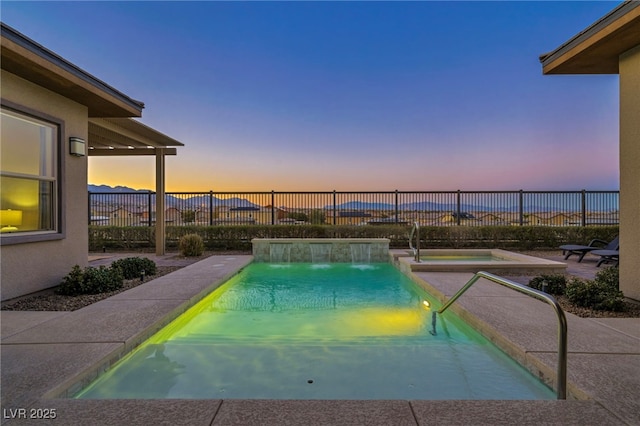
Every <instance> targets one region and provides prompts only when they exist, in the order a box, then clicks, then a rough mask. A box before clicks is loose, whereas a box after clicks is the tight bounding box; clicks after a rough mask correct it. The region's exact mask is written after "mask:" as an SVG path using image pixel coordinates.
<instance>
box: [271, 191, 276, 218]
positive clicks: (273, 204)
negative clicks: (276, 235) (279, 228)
mask: <svg viewBox="0 0 640 426" xmlns="http://www.w3.org/2000/svg"><path fill="white" fill-rule="evenodd" d="M271 224H272V225H275V224H276V196H275V192H274V191H273V189H272V190H271Z"/></svg>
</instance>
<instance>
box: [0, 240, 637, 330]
mask: <svg viewBox="0 0 640 426" xmlns="http://www.w3.org/2000/svg"><path fill="white" fill-rule="evenodd" d="M212 254H224V253H205V254H204V255H203V256H200V257H194V258H190V260H192V261H191V262H185V264H184V265H182V266H158V267H157V273H156V275H153V276H149V277H146V278H145V280H144V282H148V281H150V280H152V279H154V278H158V277H161V276H162V275H166V274H169V273H171V272H173V271H176V270H178V269H180V268H181V267H184V266H187V265H186V263H194V262H197V261H199V260H202V259H203V258H205V257H208V256H210V255H212ZM527 254H531V255H533V254H534V253H531V252H529V253H527ZM541 257H544V256H541ZM532 278H533V277H532ZM517 281H518V282H523V280H522V279H519V280H517ZM526 282H527V281H526V280H525V281H524V282H523V283H524V284H526ZM140 284H142V282H141V281H140V280H139V279H134V280H125V282H124V286H123V287H122V288H121V289H119V290H116V291H112V292H109V293H102V294H87V295H81V296H63V295H58V294H55V293H54V290H53V289H50V290H45V291H42V292H39V293H36V294H33V295H28V296H24V297H21V298H18V299H13V300H9V301H6V302H3V303H2V310H6V311H75V310H76V309H80V308H82V307H84V306H88V305H90V304H92V303H95V302H98V301H100V300H103V299H106V298H108V297H111V296H113V295H115V294H118V293H120V292H123V291H125V290H128V289H130V288H133V287H136V286H138V285H140ZM556 299H557V300H558V303H560V305H561V306H562V308H563V309H564V310H565V312H570V313H572V314H575V315H577V316H580V317H585V318H640V303H637V302H632V301H628V302H626V309H625V311H623V312H610V311H597V310H593V309H586V308H580V307H577V306H574V305H572V304H571V303H569V301H568V300H567V299H566V297H564V296H560V297H556Z"/></svg>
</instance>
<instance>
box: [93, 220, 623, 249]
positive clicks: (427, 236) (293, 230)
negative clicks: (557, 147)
mask: <svg viewBox="0 0 640 426" xmlns="http://www.w3.org/2000/svg"><path fill="white" fill-rule="evenodd" d="M314 212H316V211H313V212H310V213H309V221H310V222H311V224H304V225H214V226H200V225H183V226H176V225H168V226H167V227H166V244H167V248H174V249H175V248H176V247H178V245H179V240H180V238H181V237H182V236H184V235H187V234H198V235H200V237H202V239H203V241H204V243H205V247H206V248H207V249H209V250H247V251H249V250H251V240H252V239H253V238H356V237H366V238H388V239H389V240H390V241H389V247H391V248H405V249H408V247H409V245H408V244H409V243H408V239H409V232H410V231H411V226H409V225H401V224H385V225H365V226H348V225H330V224H321V223H322V222H321V221H320V220H319V219H320V215H316V216H318V218H316V217H315V216H314ZM322 217H324V216H322ZM618 232H619V228H618V226H511V225H506V226H499V225H483V226H465V225H460V226H423V227H421V228H420V237H421V243H420V247H421V248H501V249H507V250H510V249H511V250H545V249H550V250H558V247H560V246H561V245H562V244H575V243H584V244H587V243H588V242H589V241H591V240H592V239H594V238H598V239H601V240H606V241H610V240H611V239H613V238H614V237H615V236H616V235H617V234H618ZM103 247H104V248H106V249H112V250H127V249H136V248H153V247H155V227H154V226H129V227H116V226H98V225H91V226H89V250H90V251H102V249H103Z"/></svg>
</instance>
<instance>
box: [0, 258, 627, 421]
mask: <svg viewBox="0 0 640 426" xmlns="http://www.w3.org/2000/svg"><path fill="white" fill-rule="evenodd" d="M224 258H225V257H224V256H212V257H211V258H208V259H205V260H203V261H200V262H198V263H196V264H194V265H191V266H188V267H186V268H183V269H181V270H180V271H177V272H175V273H173V274H169V275H167V276H165V277H168V278H165V279H164V280H161V279H162V278H163V277H161V278H159V279H158V280H161V281H158V282H156V281H157V280H153V281H150V283H151V282H155V283H154V284H153V285H148V286H147V288H146V289H141V290H138V291H137V292H131V290H130V291H128V292H124V293H121V296H120V297H119V298H116V299H114V298H111V299H108V300H107V301H106V302H105V303H104V304H103V305H102V307H103V308H104V309H107V310H111V309H116V308H117V305H118V304H120V305H122V306H123V307H124V311H119V310H118V309H116V312H115V313H114V314H113V317H114V318H113V319H114V321H115V322H114V323H113V324H111V325H110V327H109V329H108V330H102V328H104V324H103V318H100V317H98V316H97V315H96V313H97V312H99V310H96V309H95V308H94V309H87V308H83V309H80V310H78V311H74V312H77V314H75V315H74V312H67V313H55V314H52V315H51V316H48V315H46V314H42V313H40V314H39V316H38V318H37V319H35V320H33V321H31V322H28V321H27V322H26V323H25V328H24V329H20V326H19V324H18V325H16V322H18V323H19V322H20V318H25V316H29V314H30V313H29V312H27V313H25V312H10V311H2V312H1V315H2V327H3V336H2V345H1V349H2V367H3V368H2V384H3V392H2V408H3V413H4V414H6V413H7V412H5V410H11V409H14V410H17V409H19V408H24V409H27V408H50V409H57V415H58V420H59V421H60V422H62V423H64V424H83V423H84V424H86V421H87V419H91V420H93V421H94V424H113V423H116V422H118V421H119V420H121V419H127V421H129V423H130V424H143V423H145V422H148V421H150V420H155V421H157V420H163V421H166V422H170V421H174V423H175V420H176V416H178V418H179V419H180V421H181V422H183V423H185V422H186V423H189V424H300V423H302V422H304V423H308V424H335V423H336V422H333V421H332V420H335V419H339V420H340V421H339V422H340V423H342V424H364V423H367V424H403V423H404V424H426V423H428V421H429V419H433V418H434V417H433V416H434V415H437V416H438V417H437V418H438V419H439V422H441V424H445V423H447V419H448V421H449V422H450V423H475V424H478V423H490V422H491V423H500V421H499V420H500V419H502V422H503V424H504V421H505V420H506V419H508V423H515V422H517V423H522V424H535V423H534V420H535V421H536V422H537V423H540V421H543V422H545V423H547V424H561V423H567V422H573V423H576V422H578V421H579V419H581V420H582V422H583V423H590V424H593V423H594V422H596V423H598V424H625V423H626V424H633V423H634V420H635V419H637V418H640V405H639V403H638V402H637V395H636V394H635V391H634V389H638V386H640V368H637V367H639V366H640V335H638V334H640V333H636V332H635V330H637V329H638V327H637V326H640V322H638V321H636V320H637V319H628V320H627V321H607V320H606V319H584V318H577V317H574V316H571V315H570V316H569V317H570V318H569V320H570V322H569V325H570V328H569V333H570V338H571V336H575V334H576V330H577V331H578V333H580V334H581V335H582V337H580V336H578V337H577V338H575V339H574V340H571V339H570V345H569V350H570V355H569V361H570V363H569V378H570V382H571V386H572V387H571V388H570V392H571V393H572V395H573V396H574V397H581V398H587V399H585V400H568V401H400V400H396V401H299V400H289V401H268V400H267V401H264V400H196V401H187V400H129V401H121V400H115V401H95V400H94V401H91V400H88V401H87V400H71V399H65V398H55V397H53V396H54V395H56V394H57V393H58V392H60V391H61V390H62V389H63V388H64V387H65V386H68V385H69V384H70V383H72V382H73V381H74V380H76V381H77V379H78V378H79V377H80V376H82V375H83V374H85V376H86V377H88V375H90V374H88V371H89V370H90V369H92V368H93V369H94V370H96V368H95V366H96V365H98V364H100V363H101V362H102V363H103V364H104V360H105V359H108V358H109V357H113V353H115V352H117V351H121V353H122V352H123V351H128V349H129V348H130V347H131V345H135V344H136V342H137V343H139V342H140V341H142V340H144V339H142V337H143V335H144V334H149V335H151V334H153V332H155V329H157V328H159V327H160V324H161V323H162V325H164V324H166V323H168V322H170V320H172V319H173V318H175V316H177V315H178V314H179V313H181V311H184V310H186V309H187V308H188V307H189V306H191V305H193V304H194V303H195V302H196V301H197V299H199V297H198V295H201V294H202V293H203V292H205V290H204V288H213V287H215V286H216V283H217V285H220V284H221V283H222V282H224V279H222V278H223V276H229V275H233V274H235V273H236V272H237V271H238V270H240V269H241V268H242V266H241V265H242V264H244V265H246V264H248V263H249V262H250V261H251V256H237V257H236V260H233V261H230V260H229V261H227V263H225V262H224ZM227 258H228V256H227ZM237 258H242V259H237ZM245 262H246V263H245ZM221 264H225V266H224V267H219V266H217V267H216V266H215V265H221ZM212 270H213V271H217V273H218V278H215V280H214V281H215V282H214V283H212V282H211V281H212V280H211V278H208V277H210V276H211V272H212ZM181 271H182V273H180V272H181ZM415 274H416V275H418V276H419V277H420V279H426V280H427V281H428V282H429V283H430V285H432V286H433V287H434V288H435V289H437V290H438V292H440V293H441V295H442V297H450V293H451V291H452V290H453V289H454V288H456V287H459V286H461V285H462V284H464V283H463V282H460V278H464V277H463V275H464V274H457V273H455V274H451V273H442V272H426V273H425V272H416V273H415ZM147 284H149V283H146V284H145V285H147ZM479 284H482V285H481V286H479V287H478V288H477V289H475V290H473V291H472V290H470V292H469V295H468V297H464V298H462V299H461V300H460V301H459V304H460V306H461V308H464V310H466V311H467V312H468V314H466V315H469V316H471V317H476V318H478V319H479V320H480V321H481V323H480V324H481V325H482V324H484V327H488V328H494V329H496V330H497V331H498V332H499V333H500V335H502V336H506V337H505V338H508V339H509V340H512V341H514V342H515V343H514V345H515V346H517V347H520V346H522V342H523V341H525V342H526V341H527V340H531V341H532V342H534V343H536V345H540V346H539V347H533V348H524V351H523V353H524V360H525V362H529V363H532V364H533V365H534V366H536V367H537V368H540V369H541V370H542V369H544V368H547V369H548V370H550V371H554V362H555V354H554V349H553V345H554V343H555V341H554V332H555V328H553V327H551V330H548V328H549V327H542V328H540V327H535V328H533V330H531V333H532V334H526V335H525V336H524V337H522V336H520V337H519V335H518V333H521V332H522V330H521V328H520V327H521V325H519V324H516V323H517V322H516V321H504V319H501V318H500V317H499V316H498V317H496V316H495V315H493V314H492V312H491V310H490V309H488V308H492V307H493V304H494V302H495V300H498V299H509V300H512V301H513V300H515V301H516V302H517V303H516V306H515V307H513V308H511V309H512V311H517V312H522V310H523V309H525V308H526V309H529V310H533V314H532V315H533V318H536V319H537V321H539V322H540V323H541V324H543V325H547V326H548V323H547V319H544V318H538V316H537V313H536V312H537V311H538V310H539V306H538V305H535V304H533V305H532V304H531V303H532V302H534V303H540V302H537V301H535V300H527V299H526V296H523V295H518V296H516V295H513V294H511V293H507V294H505V293H503V292H502V291H503V290H506V291H509V290H508V289H502V288H501V289H500V290H498V289H495V288H493V287H492V286H491V283H479ZM132 290H135V289H132ZM130 292H131V293H130ZM127 293H128V294H127ZM98 303H101V302H98ZM94 305H97V304H94ZM136 305H137V306H139V307H140V308H141V309H142V308H144V309H146V312H153V314H154V315H152V316H151V317H145V318H143V319H144V320H143V321H140V322H139V323H136V320H135V319H136V317H137V316H136V315H132V314H131V312H129V311H131V310H132V309H133V307H134V306H136ZM150 318H155V319H156V321H155V322H154V321H152V320H151V319H150ZM528 320H529V322H530V321H531V317H529V319H528ZM117 321H120V325H121V326H122V327H123V328H125V329H126V331H127V333H123V334H122V335H117V336H115V337H114V335H113V334H114V333H113V331H112V329H111V328H112V327H114V326H115V325H116V323H117ZM86 323H89V325H87V324H86ZM132 323H133V325H132ZM71 324H73V325H74V327H70V325H71ZM91 324H93V325H97V326H98V327H97V328H96V329H93V328H91V327H90V325H91ZM623 324H624V325H623ZM528 325H530V324H528ZM134 328H137V332H133V333H131V332H130V330H132V329H134ZM5 329H11V330H12V331H11V334H10V335H5V332H4V330H5ZM152 329H154V330H153V331H152ZM94 330H98V332H99V335H98V334H96V335H91V336H87V335H83V332H85V331H91V332H93V331H94ZM572 331H573V333H574V334H572ZM116 334H117V333H116ZM125 334H128V335H125ZM593 335H595V336H598V338H599V339H598V341H597V342H593V341H592V337H591V336H593ZM514 336H515V337H514ZM585 339H586V341H585ZM127 345H129V346H128V347H127ZM585 345H589V346H588V347H593V349H590V350H585ZM572 346H575V347H572ZM25 354H26V355H25ZM44 366H46V370H43V367H44ZM43 373H46V374H43ZM614 379H615V380H614ZM7 389H10V390H11V391H10V392H7ZM577 390H582V391H583V394H580V392H578V391H577ZM14 413H15V411H14ZM134 413H135V414H134ZM506 413H509V416H508V417H504V415H505V414H506ZM9 414H11V412H9ZM9 417H11V416H9ZM132 419H134V420H133V421H132ZM135 419H141V420H140V423H136V421H137V420H135ZM390 419H393V421H390ZM464 419H467V421H466V422H465V420H464ZM483 419H484V420H483ZM17 420H20V421H22V420H28V419H16V418H7V417H6V416H4V415H3V419H2V423H5V422H12V423H13V422H16V421H17ZM560 420H561V421H560ZM96 421H97V423H96Z"/></svg>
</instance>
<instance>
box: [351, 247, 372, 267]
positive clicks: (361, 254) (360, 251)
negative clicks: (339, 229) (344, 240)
mask: <svg viewBox="0 0 640 426" xmlns="http://www.w3.org/2000/svg"><path fill="white" fill-rule="evenodd" d="M349 249H350V250H351V263H370V262H371V244H366V243H365V244H356V243H351V244H349Z"/></svg>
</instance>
